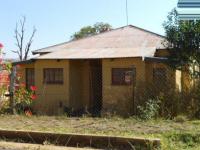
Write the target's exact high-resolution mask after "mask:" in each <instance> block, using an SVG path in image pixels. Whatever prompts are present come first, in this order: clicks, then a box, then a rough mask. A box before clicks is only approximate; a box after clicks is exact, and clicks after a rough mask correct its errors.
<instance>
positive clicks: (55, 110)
mask: <svg viewBox="0 0 200 150" xmlns="http://www.w3.org/2000/svg"><path fill="white" fill-rule="evenodd" d="M32 67H34V68H35V85H36V86H37V87H38V90H37V93H36V94H37V96H38V98H37V100H36V101H35V104H34V108H35V110H36V111H37V112H41V113H42V114H43V113H44V112H45V113H47V114H50V115H51V114H59V113H62V112H63V107H64V106H66V107H69V108H73V109H74V110H76V109H81V108H90V107H91V105H92V104H91V102H90V82H89V81H90V80H91V73H90V63H89V60H60V61H56V60H37V61H36V62H34V63H32V64H26V65H23V68H32ZM48 67H49V68H63V69H64V84H63V85H48V84H47V85H45V84H43V69H44V68H48ZM160 67H166V65H164V64H161V63H153V62H145V61H143V60H142V58H124V59H102V96H103V97H102V103H103V112H112V113H114V112H116V113H117V114H120V115H127V114H130V113H133V109H134V107H136V106H134V103H133V102H134V99H135V95H136V94H135V93H134V92H136V88H135V87H137V86H138V85H139V84H140V83H147V82H151V81H152V79H153V68H160ZM112 68H135V69H136V83H134V85H135V86H133V85H119V86H118V85H112V83H111V82H112V73H111V71H112ZM166 68H167V67H166ZM167 69H168V70H169V68H167ZM23 72H24V77H25V70H24V71H23ZM168 76H170V80H171V81H172V82H174V83H176V84H180V78H181V74H180V73H178V72H175V71H172V70H169V72H168ZM133 89H134V90H133ZM139 90H140V92H141V91H142V89H139ZM60 102H62V104H63V107H62V108H60V107H59V103H60Z"/></svg>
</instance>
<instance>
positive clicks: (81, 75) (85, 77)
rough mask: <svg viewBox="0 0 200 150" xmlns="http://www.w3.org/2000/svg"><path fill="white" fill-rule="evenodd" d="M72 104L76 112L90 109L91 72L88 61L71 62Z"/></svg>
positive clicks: (70, 87)
mask: <svg viewBox="0 0 200 150" xmlns="http://www.w3.org/2000/svg"><path fill="white" fill-rule="evenodd" d="M69 76H70V81H69V85H70V86H69V91H70V101H69V102H70V104H69V106H70V107H71V108H73V109H74V110H79V109H88V108H89V107H90V102H89V100H90V97H89V93H90V82H89V78H90V71H89V61H88V60H75V61H73V60H70V70H69Z"/></svg>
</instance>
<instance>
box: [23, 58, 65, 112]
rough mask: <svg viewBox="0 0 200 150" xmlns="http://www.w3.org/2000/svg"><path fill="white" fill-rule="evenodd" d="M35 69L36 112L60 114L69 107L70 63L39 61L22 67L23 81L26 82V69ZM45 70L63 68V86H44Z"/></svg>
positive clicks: (63, 61)
mask: <svg viewBox="0 0 200 150" xmlns="http://www.w3.org/2000/svg"><path fill="white" fill-rule="evenodd" d="M33 67H34V69H35V85H36V86H37V88H38V89H37V91H36V95H37V99H36V100H35V102H34V106H33V107H34V110H35V111H36V112H37V113H39V114H48V115H53V114H60V113H63V108H64V107H65V106H68V105H69V61H68V60H60V61H56V60H37V61H35V62H34V63H32V64H23V65H22V69H21V71H22V74H23V78H22V80H23V81H24V82H25V78H26V74H25V68H33ZM44 68H63V71H64V83H63V84H44V83H43V69H44Z"/></svg>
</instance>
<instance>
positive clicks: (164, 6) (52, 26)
mask: <svg viewBox="0 0 200 150" xmlns="http://www.w3.org/2000/svg"><path fill="white" fill-rule="evenodd" d="M177 1H178V0H128V9H129V24H132V25H135V26H139V27H141V28H145V29H148V30H151V31H153V32H156V33H159V34H164V30H163V27H162V23H163V21H164V20H166V16H167V14H168V12H169V11H171V10H172V9H173V8H174V7H176V5H177ZM22 16H26V19H27V23H26V32H27V34H28V35H29V34H30V33H31V30H32V28H33V26H35V27H36V28H37V32H36V36H35V38H34V43H33V45H32V48H31V49H32V50H35V49H38V48H42V47H46V46H50V45H53V44H58V43H61V42H65V41H68V40H69V39H70V36H71V35H72V34H73V33H74V32H76V31H78V30H79V29H80V28H81V27H83V26H86V25H92V24H94V23H96V22H107V23H109V24H111V25H112V26H113V27H114V28H117V27H121V26H125V25H126V14H125V0H1V8H0V19H1V21H0V42H1V43H3V44H4V46H5V49H4V52H6V57H7V58H15V57H17V55H16V54H13V53H12V52H11V50H15V49H16V46H15V39H14V29H15V26H16V22H17V21H18V20H19V19H20V18H21V17H22Z"/></svg>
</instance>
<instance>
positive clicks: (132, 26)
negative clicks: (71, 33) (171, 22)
mask: <svg viewBox="0 0 200 150" xmlns="http://www.w3.org/2000/svg"><path fill="white" fill-rule="evenodd" d="M126 27H131V28H136V29H138V30H142V31H144V32H148V33H150V34H153V35H156V36H159V37H162V38H165V36H163V35H161V34H158V33H155V32H152V31H149V30H147V29H143V28H140V27H137V26H134V25H126V26H122V27H119V28H115V29H112V30H109V31H105V32H102V33H99V34H95V35H91V36H88V37H84V38H81V39H77V40H71V41H67V42H63V43H59V44H55V45H52V46H47V47H44V48H41V49H38V50H34V51H32V53H33V54H38V53H40V52H39V51H41V50H43V49H47V48H52V47H55V46H61V45H64V44H68V43H72V42H78V41H81V40H85V39H88V38H92V37H95V36H99V35H102V34H106V33H110V32H113V31H116V30H120V29H123V28H126Z"/></svg>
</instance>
